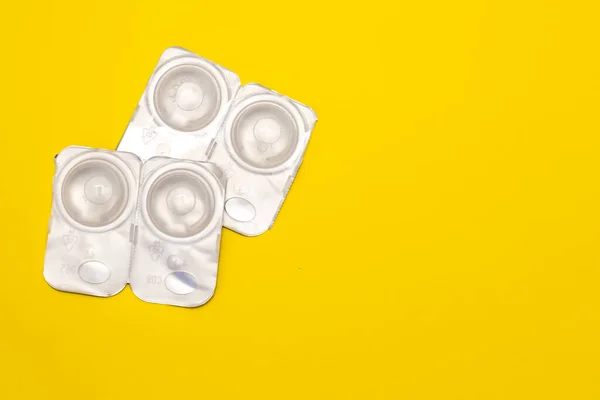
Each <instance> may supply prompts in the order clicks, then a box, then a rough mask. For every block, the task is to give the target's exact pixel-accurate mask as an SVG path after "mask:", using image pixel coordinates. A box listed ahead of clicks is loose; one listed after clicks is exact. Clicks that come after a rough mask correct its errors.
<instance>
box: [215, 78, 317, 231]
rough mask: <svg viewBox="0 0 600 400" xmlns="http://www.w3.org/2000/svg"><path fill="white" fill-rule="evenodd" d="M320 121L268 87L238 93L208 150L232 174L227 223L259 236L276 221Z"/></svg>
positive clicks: (253, 86) (228, 191)
mask: <svg viewBox="0 0 600 400" xmlns="http://www.w3.org/2000/svg"><path fill="white" fill-rule="evenodd" d="M316 122H317V116H316V114H315V113H314V111H313V110H312V109H310V108H308V107H307V106H305V105H303V104H300V103H298V102H296V101H294V100H292V99H290V98H288V97H285V96H282V95H280V94H278V93H276V92H274V91H272V90H269V89H267V88H265V87H263V86H260V85H257V84H248V85H245V86H243V87H242V88H241V89H240V90H239V91H238V92H237V95H236V98H235V99H234V102H233V104H232V106H231V108H230V110H229V113H228V114H227V116H226V118H225V121H224V123H223V125H222V127H221V129H220V131H219V133H218V134H217V137H216V138H215V141H214V143H213V144H211V146H210V148H209V150H208V160H209V161H212V162H214V163H215V164H217V165H218V166H219V167H220V168H221V169H222V170H223V171H224V173H225V176H226V177H227V188H226V199H225V217H224V222H223V224H224V226H225V227H227V228H229V229H231V230H233V231H235V232H238V233H241V234H242V235H246V236H256V235H260V234H261V233H263V232H265V231H266V230H268V229H269V228H270V227H271V226H272V225H273V223H274V222H275V218H276V217H277V214H278V212H279V209H280V208H281V205H282V204H283V201H284V199H285V196H286V195H287V192H288V190H289V189H290V186H291V184H292V182H293V180H294V177H295V176H296V173H297V171H298V168H299V167H300V164H301V163H302V158H303V156H304V152H305V150H306V146H307V144H308V140H309V139H310V135H311V132H312V130H313V128H314V126H315V123H316Z"/></svg>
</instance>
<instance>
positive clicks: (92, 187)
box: [44, 147, 225, 307]
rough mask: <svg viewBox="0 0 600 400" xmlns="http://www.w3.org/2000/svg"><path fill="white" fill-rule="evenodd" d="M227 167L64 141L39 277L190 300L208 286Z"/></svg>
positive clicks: (86, 288)
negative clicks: (69, 144)
mask: <svg viewBox="0 0 600 400" xmlns="http://www.w3.org/2000/svg"><path fill="white" fill-rule="evenodd" d="M224 187H225V176H224V174H223V172H222V171H221V170H220V169H219V168H218V167H216V166H215V165H214V164H212V163H202V162H194V161H185V160H177V159H171V158H167V157H153V158H150V159H149V160H148V161H146V163H144V164H143V165H142V162H141V161H140V159H139V158H138V157H137V156H136V155H134V154H131V153H126V152H118V151H108V150H99V149H90V148H84V147H68V148H66V149H65V150H63V151H62V152H61V153H60V154H58V155H57V156H56V173H55V177H54V182H53V202H52V213H51V217H50V225H49V230H48V242H47V247H46V256H45V260H44V277H45V278H46V281H47V282H48V283H49V284H50V285H51V286H52V287H54V288H56V289H58V290H62V291H67V292H75V293H82V294H89V295H94V296H102V297H107V296H112V295H114V294H117V293H118V292H119V291H121V290H122V289H123V288H124V287H125V285H126V284H127V282H128V279H129V281H130V284H131V286H132V289H133V291H134V293H135V294H136V295H137V296H138V297H140V298H141V299H143V300H146V301H150V302H155V303H163V304H172V305H178V306H183V307H196V306H199V305H201V304H204V303H205V302H206V301H208V300H209V299H210V297H211V296H212V294H213V293H214V290H215V286H216V279H217V268H218V259H219V246H220V238H221V227H222V223H223V214H224V211H223V209H224V208H223V207H224V196H225V194H224V190H225V189H224Z"/></svg>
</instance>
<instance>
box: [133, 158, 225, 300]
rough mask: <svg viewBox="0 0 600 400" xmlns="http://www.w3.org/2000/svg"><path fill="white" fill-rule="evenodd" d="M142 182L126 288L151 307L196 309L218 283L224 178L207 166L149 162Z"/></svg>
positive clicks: (153, 159)
mask: <svg viewBox="0 0 600 400" xmlns="http://www.w3.org/2000/svg"><path fill="white" fill-rule="evenodd" d="M141 177H142V178H141V179H142V183H141V185H140V195H139V206H138V211H137V215H136V229H135V233H134V235H133V236H134V238H135V239H134V241H135V243H136V245H135V248H136V250H135V251H134V253H133V257H132V263H131V273H130V285H131V289H132V290H133V292H134V293H135V295H136V296H137V297H139V298H140V299H142V300H145V301H148V302H152V303H161V304H172V305H178V306H183V307H197V306H200V305H202V304H204V303H206V302H207V301H208V300H209V299H210V298H211V297H212V295H213V293H214V291H215V287H216V283H217V269H218V261H219V247H220V242H221V230H222V225H223V214H224V211H223V207H224V200H225V189H224V184H225V181H224V180H223V179H224V177H223V173H222V171H221V170H220V169H219V168H218V167H216V166H214V165H213V164H210V163H200V162H193V161H184V160H175V159H170V158H164V157H154V158H151V159H149V160H148V161H146V163H145V164H144V165H143V167H142V174H141Z"/></svg>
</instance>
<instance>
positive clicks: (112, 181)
mask: <svg viewBox="0 0 600 400" xmlns="http://www.w3.org/2000/svg"><path fill="white" fill-rule="evenodd" d="M55 162H56V172H55V175H54V181H53V196H52V211H51V216H50V223H49V226H48V241H47V245H46V255H45V258H44V277H45V278H46V281H47V282H48V283H49V284H50V286H52V287H54V288H55V289H58V290H62V291H67V292H74V293H82V294H88V295H94V296H101V297H107V296H112V295H115V294H117V293H118V292H120V291H121V290H122V289H123V288H124V287H125V285H126V284H127V279H128V276H129V259H130V255H131V250H132V246H131V242H130V236H129V235H130V228H131V226H132V223H133V220H134V217H135V209H136V204H137V197H138V184H139V175H140V169H141V165H142V164H141V161H140V159H139V158H138V157H137V156H136V155H134V154H131V153H123V152H120V153H117V152H112V151H105V150H98V149H90V148H86V147H67V148H66V149H64V150H63V151H62V152H61V153H60V154H58V155H57V156H56V158H55Z"/></svg>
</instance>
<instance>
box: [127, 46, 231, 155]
mask: <svg viewBox="0 0 600 400" xmlns="http://www.w3.org/2000/svg"><path fill="white" fill-rule="evenodd" d="M239 87H240V79H239V77H238V76H237V75H236V74H234V73H233V72H231V71H229V70H227V69H225V68H223V67H221V66H220V65H217V64H215V63H213V62H211V61H209V60H207V59H204V58H202V57H199V56H198V55H196V54H194V53H192V52H189V51H187V50H185V49H182V48H180V47H170V48H168V49H166V50H165V51H164V52H163V54H162V55H161V57H160V59H159V61H158V64H157V66H156V68H155V70H154V72H153V74H152V76H151V77H150V80H149V81H148V84H147V86H146V89H145V91H144V93H143V95H142V98H141V99H140V101H139V104H138V107H137V109H136V111H135V113H134V115H133V117H132V119H131V121H130V123H129V125H128V127H127V130H126V131H125V133H124V135H123V137H122V139H121V142H120V143H119V146H118V148H117V150H119V151H131V152H134V153H136V154H137V155H138V156H140V158H141V159H142V160H147V159H148V158H150V157H153V156H167V157H175V158H184V159H191V160H204V159H206V151H207V149H208V146H209V144H210V143H211V141H212V139H214V136H215V135H216V133H217V131H218V129H219V127H220V126H221V124H222V122H223V119H224V117H225V115H226V113H227V111H228V109H229V107H230V105H231V102H232V100H233V98H234V96H235V93H236V92H237V90H238V89H239Z"/></svg>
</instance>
